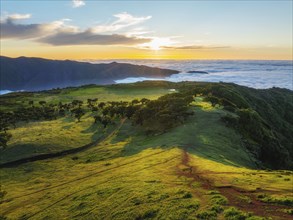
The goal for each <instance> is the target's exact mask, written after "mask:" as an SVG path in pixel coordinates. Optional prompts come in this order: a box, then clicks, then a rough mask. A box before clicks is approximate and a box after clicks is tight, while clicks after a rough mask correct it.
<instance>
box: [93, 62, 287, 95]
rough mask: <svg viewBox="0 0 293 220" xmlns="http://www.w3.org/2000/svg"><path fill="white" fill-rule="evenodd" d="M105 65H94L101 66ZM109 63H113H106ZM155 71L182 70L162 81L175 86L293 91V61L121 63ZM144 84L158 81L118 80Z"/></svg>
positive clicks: (138, 78) (144, 78) (139, 78)
mask: <svg viewBox="0 0 293 220" xmlns="http://www.w3.org/2000/svg"><path fill="white" fill-rule="evenodd" d="M101 62H104V63H105V61H94V63H101ZM107 62H110V61H107ZM117 62H126V63H132V64H139V65H147V66H152V67H160V68H168V69H175V70H179V71H180V73H179V74H173V75H171V76H169V77H166V78H162V80H168V81H172V82H180V81H204V82H220V81H222V82H232V83H236V84H239V85H244V86H248V87H253V88H257V89H265V88H272V87H280V88H287V89H291V90H293V87H292V77H293V62H292V61H275V60H274V61H258V60H247V61H243V60H241V61H239V60H234V61H231V60H229V61H227V60H187V61H186V60H185V61H174V60H119V61H117ZM188 71H206V72H208V74H200V73H187V72H188ZM143 80H157V79H154V78H146V77H137V78H133V77H132V78H126V79H121V80H117V81H116V83H130V82H137V81H143Z"/></svg>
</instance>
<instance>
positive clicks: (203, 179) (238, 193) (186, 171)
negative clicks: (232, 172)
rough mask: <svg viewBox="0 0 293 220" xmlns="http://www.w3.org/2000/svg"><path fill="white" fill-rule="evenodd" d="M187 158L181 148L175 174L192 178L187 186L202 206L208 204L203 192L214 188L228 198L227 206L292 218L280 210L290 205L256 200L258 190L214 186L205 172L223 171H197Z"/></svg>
mask: <svg viewBox="0 0 293 220" xmlns="http://www.w3.org/2000/svg"><path fill="white" fill-rule="evenodd" d="M189 160H190V158H189V154H188V152H187V149H184V150H182V159H181V164H179V165H178V166H177V174H178V176H184V177H186V178H189V179H192V180H191V181H190V182H189V183H188V186H189V187H190V188H191V191H192V193H194V194H195V195H197V196H198V198H199V199H200V200H201V206H202V207H206V206H207V205H208V204H209V201H208V198H207V194H206V193H203V192H204V191H208V190H215V191H218V192H220V194H221V195H223V196H225V197H226V198H227V199H228V201H229V204H228V205H229V206H234V207H236V208H238V209H240V210H242V211H245V212H253V213H254V214H255V215H259V216H263V217H274V219H286V220H287V219H293V218H292V216H290V215H289V214H287V213H284V212H282V211H281V210H282V209H292V207H290V206H284V205H275V204H268V203H264V202H261V201H259V200H257V193H259V192H260V191H255V192H251V191H246V190H244V189H240V188H237V187H234V186H232V185H228V186H225V187H216V186H215V184H214V182H213V181H212V180H211V179H209V178H208V177H207V176H208V175H207V174H211V173H212V174H223V172H220V173H217V172H207V173H204V172H197V167H195V166H191V165H190V164H189ZM180 166H181V167H185V168H183V169H182V168H180ZM224 173H226V172H224ZM227 173H228V172H227ZM193 183H199V184H200V188H199V189H196V188H194V187H193V186H192V185H193ZM262 192H263V190H262ZM267 192H269V191H267ZM243 198H246V199H243Z"/></svg>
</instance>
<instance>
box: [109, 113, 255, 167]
mask: <svg viewBox="0 0 293 220" xmlns="http://www.w3.org/2000/svg"><path fill="white" fill-rule="evenodd" d="M224 114H225V112H224V111H222V110H215V111H208V112H207V111H204V110H202V109H200V108H196V110H195V115H194V116H192V117H190V118H189V119H188V121H187V122H186V123H184V124H183V125H180V126H178V127H176V128H173V129H171V130H170V131H168V132H166V133H164V134H160V135H156V136H155V135H153V136H147V135H146V134H145V132H144V130H143V129H142V128H141V127H139V126H132V125H131V122H129V121H128V122H127V123H125V124H124V125H123V127H122V128H121V129H120V131H119V134H118V135H117V136H116V137H115V138H114V139H113V140H112V142H111V144H115V143H118V142H125V143H126V144H125V146H124V148H123V150H122V152H121V155H120V156H131V155H134V154H137V153H140V152H141V151H143V150H145V149H149V148H153V149H155V148H161V149H169V148H174V147H178V148H181V149H184V150H186V151H187V152H188V153H190V154H194V155H197V156H200V157H202V158H206V159H209V160H212V161H215V162H218V163H222V164H225V165H230V166H235V167H247V168H255V167H256V165H255V162H254V159H252V158H251V156H250V155H249V154H248V153H247V152H246V151H245V148H244V147H243V145H242V141H241V137H240V135H238V134H237V133H236V132H235V131H234V130H233V129H231V128H227V127H226V126H225V125H224V123H222V122H221V120H220V119H221V116H222V115H224Z"/></svg>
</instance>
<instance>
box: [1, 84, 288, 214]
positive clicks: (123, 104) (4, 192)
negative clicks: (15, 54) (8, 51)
mask: <svg viewBox="0 0 293 220" xmlns="http://www.w3.org/2000/svg"><path fill="white" fill-rule="evenodd" d="M88 99H90V100H88ZM74 100H76V101H74ZM80 101H82V102H80ZM0 102H1V125H2V126H1V127H2V128H5V129H2V131H1V138H2V139H1V143H2V146H3V147H2V149H0V151H1V158H0V166H1V173H0V179H1V193H0V196H1V204H0V213H1V217H2V219H290V218H292V213H293V209H292V206H293V197H292V184H293V179H292V174H293V172H292V171H290V170H292V164H291V161H293V160H292V155H293V154H292V145H290V143H292V132H291V131H292V128H293V124H292V121H290V120H291V118H292V117H291V116H292V109H293V108H292V91H289V90H284V89H277V88H273V89H269V90H255V89H251V88H247V87H241V86H237V85H234V84H224V83H169V82H160V81H154V82H142V83H135V84H120V85H112V86H94V85H90V86H83V87H79V88H67V89H63V90H51V91H44V92H37V93H14V94H8V95H4V96H1V97H0ZM60 102H61V103H60ZM101 103H103V104H101ZM14 127H15V128H14ZM7 134H11V137H8V135H7ZM6 141H7V143H6ZM5 143H6V144H5ZM62 152H63V153H62ZM27 160H31V162H27Z"/></svg>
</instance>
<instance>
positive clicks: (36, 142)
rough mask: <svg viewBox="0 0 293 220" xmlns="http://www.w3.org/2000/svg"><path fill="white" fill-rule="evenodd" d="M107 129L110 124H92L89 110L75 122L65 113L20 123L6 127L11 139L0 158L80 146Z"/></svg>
mask: <svg viewBox="0 0 293 220" xmlns="http://www.w3.org/2000/svg"><path fill="white" fill-rule="evenodd" d="M107 130H110V127H108V128H107V129H103V128H102V126H101V125H100V124H94V119H93V117H91V116H90V115H89V114H87V115H86V116H84V117H83V118H82V120H81V122H78V123H77V122H76V120H75V119H73V118H71V117H69V116H68V117H67V118H60V119H57V120H52V121H41V122H29V123H26V124H24V123H22V124H20V125H18V127H17V128H16V129H12V130H10V133H11V134H12V139H11V140H10V142H9V145H8V147H7V148H6V149H5V150H2V151H1V157H0V162H1V163H4V162H8V161H13V160H17V159H21V158H27V157H30V156H33V155H39V154H44V153H52V152H59V151H63V150H67V149H71V148H76V147H80V146H83V145H86V144H88V143H90V142H93V141H95V140H97V139H98V138H99V137H101V136H102V135H104V134H105V133H106V132H107Z"/></svg>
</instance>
